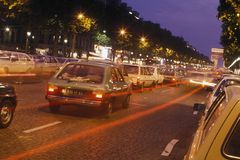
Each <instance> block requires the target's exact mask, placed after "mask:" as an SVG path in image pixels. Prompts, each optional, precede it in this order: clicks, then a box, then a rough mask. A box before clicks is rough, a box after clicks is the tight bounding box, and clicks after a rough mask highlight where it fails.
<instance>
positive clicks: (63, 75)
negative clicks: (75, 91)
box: [57, 64, 104, 84]
mask: <svg viewBox="0 0 240 160" xmlns="http://www.w3.org/2000/svg"><path fill="white" fill-rule="evenodd" d="M103 75H104V68H103V67H98V66H91V65H84V64H69V65H67V66H66V67H65V68H64V69H63V70H62V71H61V72H60V73H59V74H58V75H57V79H62V80H68V81H73V82H82V83H96V84H100V83H102V82H103Z"/></svg>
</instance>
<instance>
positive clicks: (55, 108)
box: [49, 102, 60, 113]
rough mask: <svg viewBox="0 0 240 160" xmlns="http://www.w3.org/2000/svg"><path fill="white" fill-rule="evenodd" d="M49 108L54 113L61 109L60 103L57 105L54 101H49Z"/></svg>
mask: <svg viewBox="0 0 240 160" xmlns="http://www.w3.org/2000/svg"><path fill="white" fill-rule="evenodd" d="M49 110H50V111H51V112H52V113H56V112H58V111H59V110H60V105H56V104H55V103H54V102H49Z"/></svg>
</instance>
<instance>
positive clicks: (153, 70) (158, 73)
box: [148, 66, 164, 84]
mask: <svg viewBox="0 0 240 160" xmlns="http://www.w3.org/2000/svg"><path fill="white" fill-rule="evenodd" d="M148 69H149V71H150V73H151V74H152V75H153V76H154V78H155V84H162V83H163V80H164V76H163V75H162V74H161V70H160V68H159V67H157V66H149V67H148Z"/></svg>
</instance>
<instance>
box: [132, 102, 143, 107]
mask: <svg viewBox="0 0 240 160" xmlns="http://www.w3.org/2000/svg"><path fill="white" fill-rule="evenodd" d="M130 104H131V105H134V106H141V107H145V106H146V105H145V104H140V103H130Z"/></svg>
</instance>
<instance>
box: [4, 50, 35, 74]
mask: <svg viewBox="0 0 240 160" xmlns="http://www.w3.org/2000/svg"><path fill="white" fill-rule="evenodd" d="M0 70H1V73H5V74H8V73H26V72H27V73H31V72H33V71H34V70H35V62H34V61H33V59H32V58H31V57H30V56H29V55H27V54H25V53H22V52H13V51H2V50H0Z"/></svg>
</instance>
